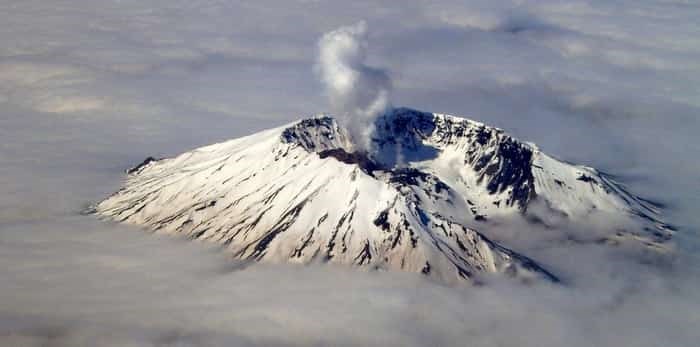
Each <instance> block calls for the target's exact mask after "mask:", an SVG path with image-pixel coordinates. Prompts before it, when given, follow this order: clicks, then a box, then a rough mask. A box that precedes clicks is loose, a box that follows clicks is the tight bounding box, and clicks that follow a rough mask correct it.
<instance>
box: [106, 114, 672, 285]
mask: <svg viewBox="0 0 700 347" xmlns="http://www.w3.org/2000/svg"><path fill="white" fill-rule="evenodd" d="M535 202H537V203H538V204H539V205H540V206H547V208H548V209H550V210H551V211H553V213H557V214H558V215H561V216H565V218H570V219H581V220H582V219H585V218H586V217H587V216H589V215H590V213H591V212H592V211H601V210H602V211H606V212H609V213H612V214H615V215H619V216H622V217H623V218H628V219H634V220H637V219H638V220H639V221H640V223H642V224H641V225H644V228H646V230H645V229H644V228H641V230H640V231H625V232H621V233H619V234H618V235H616V237H619V238H639V239H643V240H645V242H648V243H649V244H650V245H656V244H657V243H660V242H662V241H663V240H665V239H667V238H668V237H669V236H670V233H671V231H670V230H669V227H667V226H666V225H664V224H663V223H662V222H660V221H659V220H658V218H657V211H656V210H655V208H654V206H652V205H651V204H649V203H647V202H645V201H643V200H641V199H638V198H636V197H634V196H632V195H631V194H629V193H627V192H626V191H625V190H624V189H622V188H621V187H620V186H619V185H617V184H615V183H614V182H613V181H612V180H611V179H610V178H609V177H607V176H605V175H603V174H601V173H599V172H597V171H596V170H594V169H591V168H587V167H582V166H574V165H570V164H566V163H563V162H560V161H558V160H556V159H553V158H551V157H549V156H547V155H545V154H543V153H541V152H540V151H539V150H537V149H536V148H535V147H534V146H532V145H528V144H525V143H522V142H519V141H517V140H515V139H513V138H512V137H510V136H508V135H507V134H505V133H504V132H503V131H502V130H500V129H496V128H491V127H488V126H485V125H483V124H480V123H477V122H473V121H469V120H466V119H462V118H457V117H452V116H447V115H440V114H432V113H424V112H419V111H414V110H410V109H395V110H393V111H392V112H390V113H388V114H386V115H385V116H383V117H380V118H379V119H378V120H377V122H376V129H375V132H374V150H373V151H372V152H371V153H370V154H367V153H358V152H355V151H353V147H352V144H351V142H350V141H349V139H348V136H347V133H346V131H345V130H344V129H343V128H341V127H340V126H339V125H338V124H337V123H336V122H335V121H334V120H333V119H332V118H330V117H323V116H322V117H316V118H310V119H305V120H302V121H299V122H296V123H293V124H289V125H287V126H283V127H280V128H276V129H272V130H268V131H264V132H260V133H257V134H254V135H251V136H247V137H244V138H240V139H235V140H231V141H227V142H223V143H219V144H215V145H211V146H206V147H202V148H199V149H195V150H193V151H190V152H187V153H184V154H182V155H180V156H177V157H175V158H170V159H161V160H154V159H152V158H149V159H147V160H146V161H144V163H142V165H139V166H137V167H135V168H134V169H131V170H129V175H128V178H127V181H126V184H125V186H124V188H122V189H121V190H120V191H118V192H117V193H115V194H114V195H112V196H110V197H109V198H107V199H106V200H104V201H103V202H101V203H100V204H98V205H97V206H96V208H95V210H96V212H97V213H98V214H100V215H102V216H106V217H109V218H112V219H114V220H117V221H121V222H128V223H133V224H139V225H144V226H147V227H149V228H151V229H153V230H155V231H158V232H165V233H177V234H183V235H187V236H188V237H190V238H193V239H200V240H209V241H213V242H217V243H220V244H223V245H225V246H226V248H227V249H229V250H230V252H231V253H232V254H233V255H234V256H235V257H236V258H240V259H246V260H259V261H268V262H295V263H309V262H330V263H339V264H348V265H350V264H351V265H355V266H361V267H367V268H374V269H391V270H405V271H414V272H422V273H424V274H426V275H429V276H433V277H436V278H439V279H441V280H446V281H451V280H455V279H458V278H460V279H468V280H469V279H474V278H477V277H478V275H479V274H482V273H505V274H507V275H509V276H513V277H516V278H521V279H526V280H529V279H534V278H545V279H548V280H551V281H557V277H556V276H555V275H554V274H552V273H550V272H548V271H547V270H545V269H544V268H543V267H541V266H540V265H538V264H537V263H536V262H534V261H533V260H531V259H530V258H528V257H527V256H525V255H522V254H518V253H516V252H514V251H512V250H510V249H509V248H507V247H506V246H505V245H501V244H498V243H496V242H493V241H491V240H489V239H488V238H487V237H486V236H485V235H483V234H482V233H480V232H479V231H478V230H476V228H475V227H474V226H475V225H477V226H478V224H479V223H488V220H489V219H490V218H491V217H497V216H508V215H518V216H524V215H526V214H527V213H528V208H529V207H530V206H531V205H532V204H533V203H535Z"/></svg>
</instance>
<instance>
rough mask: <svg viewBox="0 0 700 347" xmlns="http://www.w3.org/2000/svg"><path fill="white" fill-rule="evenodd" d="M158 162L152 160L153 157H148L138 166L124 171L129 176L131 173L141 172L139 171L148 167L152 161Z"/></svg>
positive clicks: (154, 159)
mask: <svg viewBox="0 0 700 347" xmlns="http://www.w3.org/2000/svg"><path fill="white" fill-rule="evenodd" d="M158 160H159V159H156V158H153V157H148V158H146V159H144V160H143V161H142V162H141V163H140V164H138V165H136V166H134V167H132V168H130V169H127V170H126V173H127V174H129V175H131V174H133V173H136V172H139V171H141V169H143V168H144V167H145V166H146V165H148V164H150V163H152V162H154V161H158Z"/></svg>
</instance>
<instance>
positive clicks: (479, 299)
mask: <svg viewBox="0 0 700 347" xmlns="http://www.w3.org/2000/svg"><path fill="white" fill-rule="evenodd" d="M697 18H700V5H698V4H696V3H695V2H693V1H651V0H642V1H616V2H611V1H570V2H560V1H546V0H545V1H532V2H529V1H503V2H500V1H499V2H495V1H469V2H468V3H465V2H464V1H440V2H434V1H417V0H416V1H404V2H402V3H401V5H398V4H397V3H396V2H394V1H385V2H382V1H371V2H370V1H367V2H365V1H353V2H335V1H332V2H330V1H298V2H292V1H255V2H249V3H241V2H233V1H231V2H227V1H215V0H189V1H181V0H167V1H166V0H147V1H144V0H140V1H136V0H121V1H88V0H54V1H42V0H22V1H4V2H1V3H0V22H2V23H3V25H2V29H0V39H1V42H2V45H0V345H3V346H4V345H7V346H219V345H241V346H246V345H251V346H269V345H288V346H299V345H319V346H324V345H341V346H362V345H382V346H407V345H414V346H427V345H459V346H464V345H470V346H695V345H697V341H700V331H699V330H698V329H697V327H698V326H700V310H699V308H700V294H698V292H697V288H698V287H699V286H700V271H699V269H700V257H698V256H697V253H698V251H699V250H700V236H699V235H698V229H699V228H698V226H700V215H699V214H698V213H697V206H700V198H699V196H700V183H699V182H698V179H697V176H698V175H697V174H698V173H699V172H700V162H698V160H697V157H698V153H700V141H698V140H697V134H699V133H700V121H699V119H698V117H699V116H700V98H699V97H698V96H699V95H700V22H698V21H697ZM362 21H364V24H361V25H358V24H356V23H362ZM353 25H355V27H354V28H358V29H356V30H355V32H354V33H355V34H356V35H357V37H361V38H362V39H363V40H366V42H368V43H369V45H368V47H366V48H367V49H366V50H363V51H362V52H361V53H362V54H363V56H361V58H362V59H354V60H353V59H351V60H350V62H351V63H352V64H354V66H360V67H362V68H367V69H369V70H368V71H371V72H377V73H379V72H381V73H379V74H378V75H376V76H378V77H377V78H378V81H382V83H383V84H381V86H382V88H384V89H386V90H387V91H388V90H389V89H391V93H392V98H391V102H392V104H394V105H396V106H409V107H414V108H417V109H421V110H427V111H434V112H442V113H452V114H456V115H464V116H468V117H470V118H473V119H476V120H480V121H483V122H486V123H488V124H491V125H495V126H498V127H501V128H504V129H506V130H507V131H508V132H510V133H512V134H514V135H515V136H517V137H519V138H521V139H524V140H527V141H532V142H535V143H537V144H538V145H539V147H540V148H541V149H542V150H543V151H545V152H547V153H550V154H553V155H555V156H557V157H559V158H561V159H564V160H568V161H572V162H576V163H582V164H586V165H590V166H593V167H597V168H599V169H602V170H603V171H606V172H608V173H610V174H613V175H615V176H616V177H617V179H618V180H619V181H621V182H623V183H625V184H626V185H627V186H628V188H629V189H630V190H631V191H633V192H636V193H639V194H640V195H641V196H643V197H645V198H649V199H652V200H655V201H658V202H660V203H662V204H664V205H665V211H664V212H665V217H666V220H667V221H668V222H669V223H671V224H674V225H676V226H677V227H678V228H679V231H678V232H677V234H676V237H675V243H676V255H675V256H673V257H670V259H664V261H663V262H659V261H656V260H655V259H653V260H652V259H650V258H647V257H643V256H639V254H638V253H637V252H635V250H629V249H615V248H610V247H607V246H602V245H595V244H593V245H582V244H578V243H576V242H569V243H562V242H556V241H561V240H558V239H557V237H556V235H558V233H559V232H561V233H568V234H572V233H578V235H584V234H585V233H587V232H593V231H594V230H587V228H590V225H589V226H576V225H566V224H565V225H564V226H565V227H562V228H563V229H566V230H553V231H552V230H550V231H546V232H541V231H538V230H537V229H535V228H531V227H530V226H527V225H522V226H521V227H519V228H515V229H509V230H501V231H492V232H497V233H498V234H497V235H493V237H495V238H497V239H498V238H502V239H509V240H512V241H517V242H515V244H516V245H517V248H518V250H521V251H523V252H524V253H525V254H527V255H528V256H531V257H533V258H535V259H536V260H538V261H540V262H541V263H543V264H544V265H545V266H546V267H548V268H550V269H553V271H555V272H556V273H557V274H558V275H561V276H562V277H563V278H564V279H565V280H566V281H565V283H566V284H565V285H549V284H544V283H541V284H535V285H529V286H525V285H520V284H516V283H511V282H509V281H505V280H503V279H498V278H493V279H489V280H487V281H486V284H485V285H484V286H479V287H460V286H457V287H454V286H445V285H442V284H439V283H431V282H428V281H426V280H425V279H424V278H422V277H421V276H417V275H412V274H400V273H377V272H372V273H364V272H355V271H349V270H347V269H343V268H329V267H309V268H300V267H290V266H270V265H255V266H249V267H246V266H242V265H241V264H238V263H236V262H234V261H232V260H230V259H229V258H227V256H226V254H225V253H223V252H220V250H218V249H216V248H213V247H212V246H210V245H205V244H200V243H193V242H189V241H186V240H179V239H175V238H168V237H161V236H156V235H151V234H147V233H144V232H141V231H140V230H138V229H137V228H131V227H127V226H121V225H115V224H111V223H106V222H102V221H99V220H96V219H95V218H93V217H92V216H84V215H81V211H83V210H84V209H85V207H86V206H88V205H89V204H90V203H93V202H95V201H98V200H100V199H101V198H103V197H104V196H106V195H108V194H110V193H111V192H113V191H115V190H116V189H118V187H119V185H120V183H121V179H122V178H123V176H122V175H123V170H124V169H125V168H127V167H129V166H131V165H133V164H135V163H138V162H139V161H141V160H142V159H143V158H145V157H146V156H149V155H153V156H171V155H175V154H178V153H180V152H182V151H185V150H189V149H192V148H194V147H197V146H200V145H205V144H209V143H213V142H216V141H221V140H225V139H229V138H234V137H238V136H242V135H246V134H250V133H253V132H256V131H258V130H261V129H265V128H269V127H273V126H279V125H281V124H284V123H287V122H289V121H292V120H294V119H298V118H301V117H304V116H308V115H311V114H315V113H319V112H324V111H330V110H332V109H333V108H337V106H338V105H333V104H332V102H329V101H328V99H327V98H326V96H328V95H327V94H324V93H322V90H323V89H324V87H328V81H324V80H323V79H321V81H319V79H318V77H319V71H318V63H319V56H318V49H319V38H322V37H329V36H328V35H331V34H329V33H334V32H335V33H337V32H338V31H337V30H338V28H341V27H347V26H351V28H353V27H352V26H353ZM324 34H325V36H324ZM363 42H364V41H363ZM363 49H364V48H363ZM355 58H356V57H355ZM313 66H317V68H316V73H314V68H313ZM374 67H381V68H382V69H383V70H382V69H377V68H374ZM389 80H390V81H391V84H388V83H385V82H387V81H389ZM382 88H380V89H379V90H382ZM371 99H372V98H369V100H371ZM363 100H364V99H363ZM597 222H598V223H600V224H601V225H604V224H605V223H606V220H605V219H601V220H599V221H597ZM563 239H566V238H563ZM574 239H575V238H574ZM532 240H537V241H538V242H533V241H532ZM540 241H542V242H540Z"/></svg>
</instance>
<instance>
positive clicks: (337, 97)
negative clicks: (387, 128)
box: [316, 21, 391, 150]
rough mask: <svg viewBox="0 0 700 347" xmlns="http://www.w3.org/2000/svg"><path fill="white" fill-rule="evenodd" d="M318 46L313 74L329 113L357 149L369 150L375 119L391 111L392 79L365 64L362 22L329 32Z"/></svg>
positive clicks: (365, 37)
mask: <svg viewBox="0 0 700 347" xmlns="http://www.w3.org/2000/svg"><path fill="white" fill-rule="evenodd" d="M318 46H319V56H318V64H317V65H316V72H317V73H318V75H319V76H320V78H321V82H322V83H323V84H324V86H325V88H326V94H327V96H328V98H329V102H330V105H331V108H332V111H333V112H334V113H335V114H336V116H337V117H338V119H339V120H340V121H341V122H342V123H343V125H344V126H346V127H347V129H348V131H349V133H350V136H351V138H352V140H353V143H354V145H355V146H356V147H358V148H357V149H358V150H368V149H369V148H370V144H371V140H370V138H371V134H372V132H373V129H374V122H373V120H374V118H375V117H377V116H378V115H380V114H382V113H383V112H385V111H386V110H387V109H388V108H389V107H390V103H389V94H390V91H391V79H390V78H389V75H388V74H387V72H386V71H385V70H382V69H379V68H376V67H371V66H368V65H367V64H366V58H367V46H368V44H367V25H366V23H365V22H364V21H362V22H359V23H356V24H354V25H351V26H344V27H340V28H338V29H336V30H333V31H331V32H328V33H326V34H324V35H323V37H321V39H320V40H319V43H318Z"/></svg>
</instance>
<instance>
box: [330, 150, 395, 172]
mask: <svg viewBox="0 0 700 347" xmlns="http://www.w3.org/2000/svg"><path fill="white" fill-rule="evenodd" d="M318 156H319V157H320V158H321V159H324V158H328V157H333V158H335V159H337V160H338V161H340V162H342V163H346V164H356V165H357V166H359V167H360V169H362V171H364V172H366V173H367V174H369V175H372V173H373V172H374V171H377V170H381V169H382V167H381V166H380V165H379V164H377V163H375V162H374V161H372V160H371V159H370V158H369V157H368V156H367V154H365V153H361V152H353V153H348V152H347V151H345V150H344V149H342V148H333V149H326V150H323V151H321V152H319V153H318Z"/></svg>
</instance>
